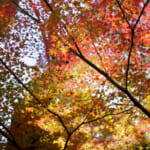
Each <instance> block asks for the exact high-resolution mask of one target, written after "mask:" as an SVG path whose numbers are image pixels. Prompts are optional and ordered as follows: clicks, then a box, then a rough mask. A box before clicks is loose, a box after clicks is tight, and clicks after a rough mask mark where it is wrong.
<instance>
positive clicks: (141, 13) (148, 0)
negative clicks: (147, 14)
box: [133, 0, 150, 30]
mask: <svg viewBox="0 0 150 150" xmlns="http://www.w3.org/2000/svg"><path fill="white" fill-rule="evenodd" d="M149 2H150V0H147V1H146V3H145V4H144V6H143V8H142V10H141V12H140V15H139V17H138V19H137V20H136V23H135V25H134V27H133V30H134V29H135V28H136V26H137V24H138V22H139V21H140V18H141V16H142V15H143V13H144V10H145V8H146V6H147V5H148V3H149Z"/></svg>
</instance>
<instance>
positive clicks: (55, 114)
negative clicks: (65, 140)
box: [0, 58, 70, 134]
mask: <svg viewBox="0 0 150 150" xmlns="http://www.w3.org/2000/svg"><path fill="white" fill-rule="evenodd" d="M0 62H1V63H2V64H3V66H4V67H5V68H6V69H7V70H8V71H9V72H10V73H11V74H12V75H13V76H14V78H15V79H16V80H17V81H18V83H20V84H21V85H22V86H23V87H24V89H26V91H28V92H29V94H30V95H31V96H32V97H33V98H34V100H35V101H36V102H37V103H38V104H40V105H41V107H43V108H45V109H46V110H47V111H48V112H49V113H51V114H53V115H54V116H56V117H57V118H58V120H59V121H60V123H61V124H62V126H63V127H64V129H65V131H66V132H67V134H70V133H69V130H68V129H67V127H66V126H65V124H64V122H63V120H62V118H61V117H60V115H58V114H57V113H55V112H53V111H51V110H50V109H48V108H47V107H46V106H45V105H44V104H43V103H42V102H41V101H40V100H39V99H38V98H37V97H36V96H35V95H34V94H33V93H32V92H31V90H30V89H29V88H28V87H26V85H25V84H24V83H23V82H22V81H21V80H20V79H19V78H18V77H17V76H16V74H15V73H14V72H13V71H12V70H11V69H10V68H9V67H8V66H7V65H6V63H5V62H4V61H3V60H2V59H1V58H0Z"/></svg>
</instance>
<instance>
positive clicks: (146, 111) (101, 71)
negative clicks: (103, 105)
mask: <svg viewBox="0 0 150 150" xmlns="http://www.w3.org/2000/svg"><path fill="white" fill-rule="evenodd" d="M69 50H70V51H71V52H73V53H74V54H75V55H76V56H78V57H79V58H81V59H82V60H83V61H84V62H85V63H86V64H88V65H89V66H91V67H92V68H93V69H95V70H96V71H97V72H99V73H100V74H102V75H103V76H104V77H105V78H106V79H107V80H108V81H110V82H111V83H112V84H113V85H114V86H115V87H116V88H118V89H119V90H120V91H122V92H123V93H125V94H126V95H127V96H128V97H129V98H130V100H131V101H132V102H133V103H134V105H135V106H136V107H137V108H139V109H140V110H141V111H142V112H143V113H145V114H146V115H147V116H148V117H149V118H150V112H149V111H148V110H147V109H145V108H144V107H143V106H142V105H141V104H140V103H139V102H138V100H137V99H136V98H135V97H133V96H132V95H131V93H130V92H129V91H128V90H127V89H126V88H123V87H122V86H121V85H119V84H118V83H117V82H116V81H115V80H113V79H112V78H111V77H110V76H109V75H108V74H107V73H106V72H104V71H103V70H101V69H100V68H98V67H97V66H96V65H95V64H93V63H92V62H91V61H89V60H88V59H87V58H85V57H82V56H80V55H79V54H78V53H77V52H76V51H75V50H73V49H72V48H69Z"/></svg>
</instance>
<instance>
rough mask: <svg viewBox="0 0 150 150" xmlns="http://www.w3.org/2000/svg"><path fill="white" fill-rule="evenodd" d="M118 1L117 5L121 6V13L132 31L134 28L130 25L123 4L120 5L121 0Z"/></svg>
mask: <svg viewBox="0 0 150 150" xmlns="http://www.w3.org/2000/svg"><path fill="white" fill-rule="evenodd" d="M116 1H117V4H118V5H119V8H120V10H121V12H122V15H123V18H124V19H125V21H126V22H127V24H128V26H129V27H130V29H132V26H131V25H130V23H129V21H128V19H127V17H126V15H125V12H124V10H123V8H122V7H121V4H120V2H119V0H116Z"/></svg>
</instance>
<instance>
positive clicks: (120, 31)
mask: <svg viewBox="0 0 150 150" xmlns="http://www.w3.org/2000/svg"><path fill="white" fill-rule="evenodd" d="M9 2H10V3H11V4H12V5H13V6H14V8H16V9H17V10H19V11H21V12H22V13H23V14H24V19H23V20H19V22H20V23H18V25H17V27H18V28H20V29H21V28H22V26H21V23H23V25H24V26H25V27H31V28H33V29H35V30H36V29H37V30H38V32H40V34H41V35H40V36H41V39H42V40H41V42H43V44H44V50H43V51H42V54H43V53H44V56H45V58H44V61H45V62H47V63H43V64H42V54H40V55H39V59H38V64H37V66H38V67H40V68H42V69H43V72H41V73H40V72H39V74H38V75H37V76H35V77H34V78H32V80H33V81H32V82H31V85H30V84H29V85H28V87H29V86H30V88H28V87H27V86H26V85H25V84H24V83H23V82H22V81H21V80H20V78H19V77H18V75H17V73H14V71H12V69H10V67H9V65H7V64H6V63H5V61H4V60H2V59H0V61H1V63H2V65H3V66H4V67H5V68H6V69H7V70H8V71H9V73H10V74H12V75H13V76H14V78H15V79H16V81H18V82H19V83H20V84H21V85H22V86H23V88H25V89H26V90H27V92H29V95H28V94H26V96H25V98H24V102H23V103H22V104H20V103H19V104H18V106H20V108H18V109H17V108H16V110H15V113H14V120H16V122H17V123H16V124H14V123H13V122H15V121H13V122H12V127H11V132H10V131H9V130H8V129H7V130H6V131H7V132H8V134H9V136H11V134H13V135H15V138H13V137H12V136H11V138H12V139H13V140H12V139H11V138H9V136H7V134H6V135H5V132H1V133H4V134H3V136H5V137H6V138H7V139H8V141H9V143H11V145H13V146H14V147H15V148H17V149H27V148H28V149H29V148H36V149H40V148H43V149H49V148H50V147H51V148H53V149H54V148H55V149H67V148H68V149H92V148H95V149H112V148H114V147H115V148H116V149H122V147H124V148H126V149H128V148H134V147H135V148H136V146H139V145H140V144H141V143H142V138H145V141H144V142H146V140H147V138H146V132H147V131H148V130H149V119H148V118H149V117H150V112H149V94H150V93H149V91H150V86H149V83H150V78H149V57H148V56H149V54H150V51H149V50H150V48H149V47H150V45H149V37H150V36H149V35H150V34H149V29H150V28H149V9H150V5H149V0H147V1H146V0H138V1H137V0H136V1H134V0H120V1H119V0H115V1H110V0H105V1H104V0H95V1H92V0H89V1H88V0H83V1H74V0H72V1H69V2H68V1H61V0H59V1H50V2H48V1H47V0H43V1H32V0H29V1H28V4H26V2H24V3H23V4H22V6H23V5H25V6H26V7H25V9H24V8H22V6H21V5H19V4H17V3H16V1H14V0H10V1H9ZM29 19H30V20H29ZM24 20H25V21H24ZM31 20H32V21H34V23H35V24H37V26H38V27H35V26H32V25H33V23H30V21H31ZM12 26H16V25H15V24H12ZM25 36H26V39H25V40H23V41H22V40H21V39H20V40H19V41H20V42H22V44H25V41H29V40H30V38H28V36H29V35H28V34H27V35H25ZM31 36H33V35H32V33H31ZM35 42H36V41H35ZM37 51H38V50H37ZM33 53H34V51H31V54H33ZM11 103H12V104H13V102H11ZM128 114H130V116H129V115H128ZM15 116H19V118H16V117H15ZM131 117H132V118H131ZM145 118H147V119H146V121H145V122H144V125H145V127H143V128H142V127H140V128H139V126H138V125H136V119H137V120H138V121H137V122H138V123H139V122H140V121H143V120H144V119H145ZM18 122H22V123H24V125H18V126H16V125H17V124H18ZM3 128H5V126H3ZM17 129H18V132H19V131H20V130H19V129H24V132H22V133H20V135H19V136H17V134H19V133H15V131H16V130H17ZM32 129H35V130H32ZM31 130H32V132H31ZM121 131H122V132H121ZM143 132H144V134H143ZM41 133H42V134H41ZM21 134H22V135H21ZM40 134H41V136H40V137H39V135H40ZM134 134H135V136H134ZM33 135H36V136H37V137H39V138H37V140H36V142H33V141H32V139H33V137H36V136H33ZM131 135H132V138H131V139H129V137H131ZM20 136H25V139H24V141H20V140H22V139H20ZM122 136H124V138H123V139H122ZM14 139H16V140H14ZM117 141H119V142H117ZM120 141H121V143H120ZM37 142H38V143H37ZM16 143H18V144H16ZM19 145H20V146H19ZM21 145H22V147H21ZM23 145H29V147H26V148H25V147H24V146H23ZM43 146H44V147H43ZM8 149H10V147H8ZM11 149H12V147H11Z"/></svg>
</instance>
